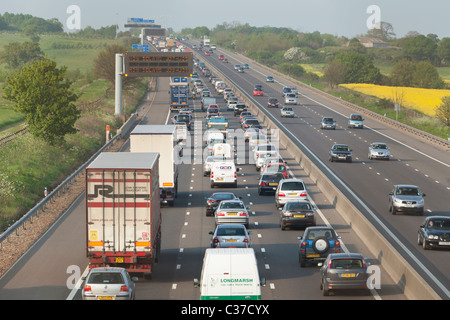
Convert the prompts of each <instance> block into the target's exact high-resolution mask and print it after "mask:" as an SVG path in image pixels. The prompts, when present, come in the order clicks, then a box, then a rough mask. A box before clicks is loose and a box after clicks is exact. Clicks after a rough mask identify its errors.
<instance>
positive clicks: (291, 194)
mask: <svg viewBox="0 0 450 320" xmlns="http://www.w3.org/2000/svg"><path fill="white" fill-rule="evenodd" d="M288 195H290V196H296V195H297V193H295V192H294V193H289V194H288Z"/></svg>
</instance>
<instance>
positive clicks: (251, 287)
mask: <svg viewBox="0 0 450 320" xmlns="http://www.w3.org/2000/svg"><path fill="white" fill-rule="evenodd" d="M194 285H195V286H196V287H200V299H201V300H261V286H265V279H264V278H263V279H260V278H259V272H258V264H257V261H256V256H255V251H254V250H253V248H222V249H215V248H209V249H206V252H205V256H204V258H203V267H202V274H201V278H200V282H199V281H198V279H194Z"/></svg>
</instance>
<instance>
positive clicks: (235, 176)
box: [234, 171, 237, 179]
mask: <svg viewBox="0 0 450 320" xmlns="http://www.w3.org/2000/svg"><path fill="white" fill-rule="evenodd" d="M234 178H235V179H237V175H236V171H235V172H234Z"/></svg>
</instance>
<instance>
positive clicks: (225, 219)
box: [214, 200, 250, 228]
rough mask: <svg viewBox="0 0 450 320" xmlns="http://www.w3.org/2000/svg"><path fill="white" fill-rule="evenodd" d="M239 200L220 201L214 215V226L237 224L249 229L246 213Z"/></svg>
mask: <svg viewBox="0 0 450 320" xmlns="http://www.w3.org/2000/svg"><path fill="white" fill-rule="evenodd" d="M249 209H250V207H246V206H245V205H244V202H242V201H241V200H222V201H221V202H220V204H219V206H218V207H217V208H216V211H215V213H214V217H215V223H216V225H220V224H228V223H238V224H243V225H245V226H246V227H247V228H248V227H249V215H248V211H247V210H249Z"/></svg>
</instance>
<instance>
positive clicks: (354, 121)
mask: <svg viewBox="0 0 450 320" xmlns="http://www.w3.org/2000/svg"><path fill="white" fill-rule="evenodd" d="M347 127H348V128H360V129H363V128H364V118H363V116H362V115H360V114H358V113H352V114H351V115H350V116H349V118H348V125H347Z"/></svg>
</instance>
